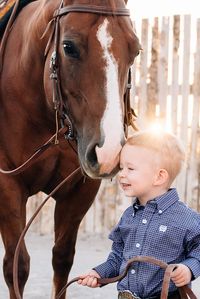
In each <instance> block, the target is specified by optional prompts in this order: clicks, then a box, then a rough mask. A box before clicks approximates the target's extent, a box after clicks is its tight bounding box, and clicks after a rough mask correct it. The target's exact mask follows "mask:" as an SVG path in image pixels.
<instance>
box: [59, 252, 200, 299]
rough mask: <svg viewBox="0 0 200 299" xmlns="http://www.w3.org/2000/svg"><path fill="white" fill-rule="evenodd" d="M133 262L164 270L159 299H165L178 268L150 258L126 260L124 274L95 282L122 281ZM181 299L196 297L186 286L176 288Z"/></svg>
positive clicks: (102, 283)
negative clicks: (172, 276) (173, 274)
mask: <svg viewBox="0 0 200 299" xmlns="http://www.w3.org/2000/svg"><path fill="white" fill-rule="evenodd" d="M134 262H144V263H151V264H154V265H157V266H158V267H160V268H162V269H164V270H165V273H164V278H163V284H162V290H161V296H160V299H167V296H168V293H169V283H170V279H171V274H172V272H173V271H174V270H175V269H176V267H177V266H178V265H177V264H167V263H165V262H163V261H161V260H158V259H156V258H154V257H151V256H142V255H140V256H135V257H133V258H131V259H129V260H128V262H127V265H126V267H125V270H124V272H122V274H120V275H119V276H116V277H112V278H98V279H97V282H98V284H100V285H107V284H109V283H115V282H118V281H120V280H122V279H123V278H124V277H125V276H126V275H127V273H128V271H129V269H130V267H131V266H132V264H133V263H134ZM79 279H81V277H75V278H74V279H72V280H70V281H69V282H68V283H67V284H66V285H65V286H64V287H63V288H62V289H61V291H60V292H59V293H58V295H57V296H56V297H55V299H60V298H61V296H62V295H63V294H64V292H65V291H66V289H67V288H68V287H69V286H70V285H71V284H72V283H74V282H76V281H78V280H79ZM178 290H179V293H180V296H181V299H188V298H189V299H197V297H196V295H195V294H194V293H193V291H192V290H191V289H190V288H189V287H188V286H187V285H185V286H183V287H179V288H178Z"/></svg>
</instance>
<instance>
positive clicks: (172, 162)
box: [126, 130, 185, 185]
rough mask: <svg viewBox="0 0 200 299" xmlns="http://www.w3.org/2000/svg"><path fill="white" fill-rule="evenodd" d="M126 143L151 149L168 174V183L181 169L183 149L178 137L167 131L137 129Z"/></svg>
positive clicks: (183, 158)
mask: <svg viewBox="0 0 200 299" xmlns="http://www.w3.org/2000/svg"><path fill="white" fill-rule="evenodd" d="M126 144H128V145H136V146H141V147H145V148H147V149H150V150H153V151H155V153H156V156H157V157H158V158H159V161H160V164H161V165H160V166H161V167H162V168H164V169H165V170H167V172H168V174H169V185H171V183H172V182H173V181H174V179H175V178H176V176H177V175H178V174H179V172H180V171H181V168H182V165H183V162H184V160H185V151H184V149H183V146H182V144H181V142H180V141H179V140H178V138H177V137H176V136H175V135H173V134H170V133H167V132H159V133H156V132H153V131H150V130H146V131H139V132H137V133H135V134H134V135H132V136H131V137H130V138H128V140H127V142H126Z"/></svg>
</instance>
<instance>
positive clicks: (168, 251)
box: [94, 189, 200, 298]
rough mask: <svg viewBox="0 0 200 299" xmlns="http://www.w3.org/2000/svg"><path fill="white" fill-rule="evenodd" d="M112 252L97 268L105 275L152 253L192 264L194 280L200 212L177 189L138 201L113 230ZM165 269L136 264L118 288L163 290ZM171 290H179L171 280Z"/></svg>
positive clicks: (143, 292) (140, 292)
mask: <svg viewBox="0 0 200 299" xmlns="http://www.w3.org/2000/svg"><path fill="white" fill-rule="evenodd" d="M109 238H110V239H111V240H112V241H113V244H112V251H111V252H110V254H109V256H108V259H107V261H106V262H105V263H103V264H101V265H99V266H97V267H95V268H94V269H95V270H96V271H97V272H98V273H99V275H100V276H101V277H114V276H117V275H119V274H120V273H122V272H123V271H124V268H125V266H126V264H127V261H128V260H129V259H130V258H132V257H134V256H137V255H146V256H152V257H155V258H157V259H160V260H162V261H164V262H166V263H169V264H171V263H182V264H185V265H186V266H188V267H189V268H190V270H191V272H192V275H193V279H195V278H197V277H198V276H200V214H198V213H197V212H195V211H193V210H192V209H190V208H189V207H187V206H186V205H185V204H184V203H182V202H181V201H179V197H178V194H177V192H176V189H170V190H169V191H168V192H166V193H165V194H164V195H162V196H160V197H157V198H155V199H154V200H151V201H149V202H148V203H147V204H146V206H145V207H144V206H140V205H139V204H138V201H137V200H136V201H135V203H134V204H133V206H131V207H129V208H128V209H127V210H126V211H125V212H124V213H123V215H122V217H121V219H120V221H119V223H118V225H117V226H116V227H115V228H114V229H113V230H112V231H111V233H110V235H109ZM163 275H164V270H163V269H161V268H159V267H158V266H155V265H152V264H149V263H139V262H135V263H133V265H132V267H131V268H130V270H129V272H128V274H127V276H126V277H125V278H124V279H122V280H121V281H120V282H119V283H118V285H117V289H118V290H119V291H120V290H130V291H131V292H132V293H134V294H135V295H136V296H139V297H141V298H148V297H151V296H154V295H155V294H158V293H160V292H161V286H162V281H163ZM169 290H170V292H173V291H175V290H176V286H175V285H174V283H173V282H171V283H170V289H169Z"/></svg>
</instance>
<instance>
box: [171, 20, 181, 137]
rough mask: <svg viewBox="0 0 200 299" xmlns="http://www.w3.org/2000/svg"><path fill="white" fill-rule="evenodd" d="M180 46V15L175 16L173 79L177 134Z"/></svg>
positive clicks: (173, 110)
mask: <svg viewBox="0 0 200 299" xmlns="http://www.w3.org/2000/svg"><path fill="white" fill-rule="evenodd" d="M179 47H180V16H178V15H177V16H174V18H173V52H172V81H171V89H170V91H171V103H172V104H171V119H172V123H171V126H172V131H173V132H174V134H177V126H178V119H177V117H178V111H177V110H178V109H177V107H178V94H179V81H178V80H179Z"/></svg>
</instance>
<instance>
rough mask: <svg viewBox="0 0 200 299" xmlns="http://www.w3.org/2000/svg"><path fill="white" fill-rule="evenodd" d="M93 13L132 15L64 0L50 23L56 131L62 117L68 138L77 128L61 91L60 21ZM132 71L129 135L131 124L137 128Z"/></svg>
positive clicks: (126, 101) (126, 121)
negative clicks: (132, 94)
mask: <svg viewBox="0 0 200 299" xmlns="http://www.w3.org/2000/svg"><path fill="white" fill-rule="evenodd" d="M71 12H77V13H92V14H98V15H108V16H128V17H130V11H129V9H126V8H115V9H112V8H107V7H105V6H97V5H87V4H82V5H68V6H65V7H63V0H62V1H61V3H60V6H59V8H58V9H57V10H56V11H55V13H54V15H53V19H52V20H51V21H50V23H49V24H52V23H53V24H54V28H53V33H52V34H51V35H50V39H49V41H48V43H47V48H46V50H45V55H47V53H48V51H49V48H50V44H51V42H52V39H53V38H54V49H53V52H52V55H51V63H50V71H51V73H50V78H51V79H52V82H53V103H54V109H55V111H56V132H58V129H59V125H58V119H60V124H61V127H64V126H67V127H68V132H67V133H66V134H65V138H66V139H68V140H73V139H75V130H74V128H73V122H72V119H71V117H70V113H69V111H68V109H67V107H66V104H65V103H64V101H63V97H62V91H61V81H60V74H59V54H58V43H59V31H60V30H59V21H60V18H61V17H62V16H64V15H66V14H68V13H71ZM130 74H131V72H130V70H129V74H128V83H127V89H126V92H125V95H124V105H125V117H124V128H125V134H126V135H127V127H128V126H129V125H131V126H132V127H133V128H134V129H135V130H136V129H137V128H136V126H135V124H134V119H135V116H136V115H135V113H134V111H133V109H132V108H131V106H130V89H131V75H130Z"/></svg>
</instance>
